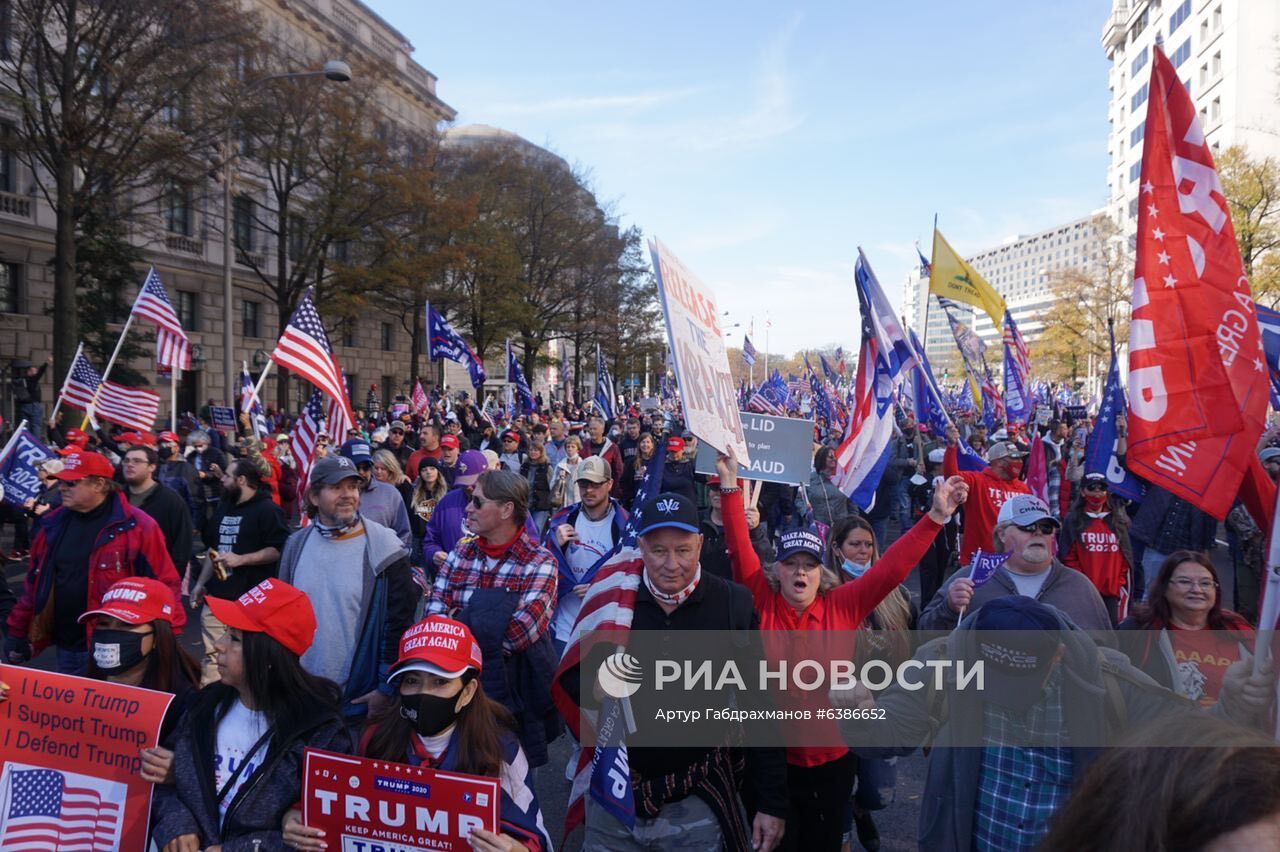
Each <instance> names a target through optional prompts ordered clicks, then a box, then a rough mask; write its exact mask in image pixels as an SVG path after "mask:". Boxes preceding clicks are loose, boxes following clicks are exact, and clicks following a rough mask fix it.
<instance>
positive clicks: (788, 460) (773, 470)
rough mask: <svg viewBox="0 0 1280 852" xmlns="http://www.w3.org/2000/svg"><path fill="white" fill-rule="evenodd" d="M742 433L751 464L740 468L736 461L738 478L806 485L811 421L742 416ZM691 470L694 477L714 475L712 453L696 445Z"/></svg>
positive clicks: (704, 447) (810, 448)
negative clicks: (696, 450)
mask: <svg viewBox="0 0 1280 852" xmlns="http://www.w3.org/2000/svg"><path fill="white" fill-rule="evenodd" d="M742 429H743V435H744V436H745V437H746V440H747V448H748V449H749V450H750V452H751V463H750V464H749V465H744V464H742V463H741V461H739V463H738V476H739V477H741V478H743V479H758V480H761V481H763V482H781V483H783V484H785V485H804V484H807V483H808V482H809V474H811V473H812V472H813V465H812V460H813V421H812V420H799V419H796V418H793V417H773V416H771V415H768V414H745V413H744V414H743V415H742ZM693 469H694V470H695V471H697V472H698V473H707V474H711V473H715V472H716V451H715V449H713V448H712V447H710V446H708V445H707V444H705V443H701V442H700V443H699V444H698V455H697V457H696V458H695V459H694V462H693Z"/></svg>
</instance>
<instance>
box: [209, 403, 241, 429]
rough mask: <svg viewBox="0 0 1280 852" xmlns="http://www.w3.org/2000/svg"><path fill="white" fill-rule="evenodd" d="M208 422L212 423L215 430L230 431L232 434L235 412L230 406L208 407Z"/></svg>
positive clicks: (234, 426) (234, 424) (234, 427)
mask: <svg viewBox="0 0 1280 852" xmlns="http://www.w3.org/2000/svg"><path fill="white" fill-rule="evenodd" d="M209 420H210V421H212V423H213V428H215V429H230V430H232V431H233V432H234V431H235V429H236V412H235V409H234V408H231V407H230V406H226V405H211V406H209Z"/></svg>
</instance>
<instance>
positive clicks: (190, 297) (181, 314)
mask: <svg viewBox="0 0 1280 852" xmlns="http://www.w3.org/2000/svg"><path fill="white" fill-rule="evenodd" d="M197 302H198V300H197V298H196V294H195V293H192V292H191V291H189V290H179V291H178V304H177V311H178V322H180V323H182V327H183V328H184V329H186V330H187V331H198V329H197V328H196V304H197Z"/></svg>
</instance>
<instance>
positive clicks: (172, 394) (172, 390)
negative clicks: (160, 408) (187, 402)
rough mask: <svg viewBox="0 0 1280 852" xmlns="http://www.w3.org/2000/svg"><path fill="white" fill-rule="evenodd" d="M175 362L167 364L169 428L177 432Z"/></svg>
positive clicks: (178, 368) (176, 368)
mask: <svg viewBox="0 0 1280 852" xmlns="http://www.w3.org/2000/svg"><path fill="white" fill-rule="evenodd" d="M180 369H181V368H180V367H179V366H178V365H177V364H170V365H169V428H170V429H172V430H173V432H174V434H177V432H178V370H180Z"/></svg>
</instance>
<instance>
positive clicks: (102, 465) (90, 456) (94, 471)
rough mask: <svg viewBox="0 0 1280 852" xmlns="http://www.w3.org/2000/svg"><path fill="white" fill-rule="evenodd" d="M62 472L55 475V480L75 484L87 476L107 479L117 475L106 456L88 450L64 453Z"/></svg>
mask: <svg viewBox="0 0 1280 852" xmlns="http://www.w3.org/2000/svg"><path fill="white" fill-rule="evenodd" d="M64 456H65V458H63V460H62V470H60V471H58V472H57V473H55V474H54V475H53V478H54V479H61V480H62V481H63V482H75V481H77V480H80V479H84V478H85V477H86V476H105V477H106V478H107V479H110V478H111V477H113V476H115V475H116V469H115V468H114V467H112V466H111V462H109V461H107V458H106V456H103V455H101V454H99V453H91V452H88V451H87V450H73V451H71V452H69V453H64Z"/></svg>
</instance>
